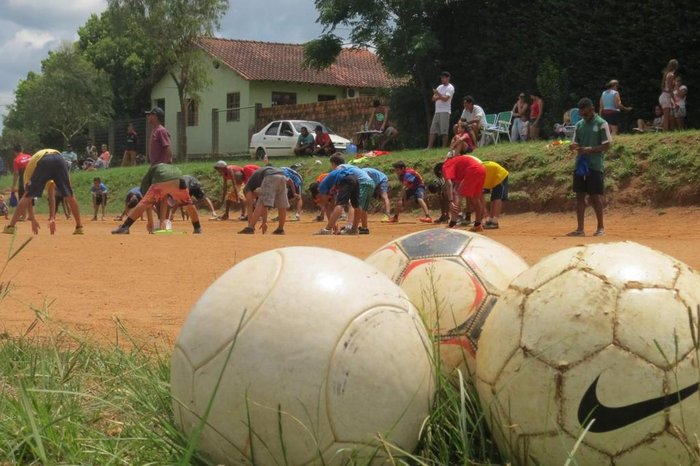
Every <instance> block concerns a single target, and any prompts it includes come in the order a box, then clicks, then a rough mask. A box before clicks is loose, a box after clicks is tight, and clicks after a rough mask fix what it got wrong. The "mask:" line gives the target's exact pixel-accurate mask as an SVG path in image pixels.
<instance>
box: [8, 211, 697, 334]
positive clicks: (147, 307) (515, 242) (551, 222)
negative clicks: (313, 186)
mask: <svg viewBox="0 0 700 466" xmlns="http://www.w3.org/2000/svg"><path fill="white" fill-rule="evenodd" d="M312 219H313V215H312V214H310V213H307V214H306V215H305V218H304V219H303V220H302V221H301V222H295V223H289V224H288V225H287V228H286V230H287V235H286V236H282V237H280V236H272V235H269V234H267V235H264V236H263V235H261V234H255V235H250V236H248V235H237V234H236V232H237V231H238V230H239V229H240V228H242V227H243V224H242V223H241V222H238V221H228V222H212V221H204V222H203V229H204V234H203V235H201V236H196V235H192V234H191V225H190V224H189V223H184V222H182V221H176V222H175V224H174V228H175V230H176V231H184V232H187V233H186V234H173V235H168V236H156V235H148V234H147V233H146V231H145V224H144V223H142V222H138V223H136V224H135V225H134V226H133V227H132V231H131V234H130V235H129V236H113V235H110V233H109V232H110V230H111V229H112V228H114V227H115V226H116V225H117V223H116V222H114V221H111V220H109V221H97V222H91V221H89V217H88V221H87V222H86V234H85V235H84V236H73V235H71V233H72V230H73V224H72V221H66V220H63V219H62V220H60V223H59V225H58V229H59V230H58V232H57V234H56V235H55V236H50V235H49V234H48V229H47V227H46V222H45V221H44V222H42V230H41V232H40V234H39V236H37V237H35V238H34V239H33V241H32V242H31V243H30V244H29V245H28V247H27V248H26V249H25V250H24V251H22V252H21V253H20V254H19V255H18V256H17V257H16V258H15V259H14V260H13V261H12V262H11V263H10V264H9V265H8V267H7V269H6V271H5V274H4V276H2V277H1V278H0V281H3V282H7V281H8V280H11V281H12V284H13V289H12V290H11V292H10V294H9V296H8V297H7V298H5V300H4V301H2V302H1V303H0V333H5V335H7V334H9V335H20V334H23V333H24V332H26V331H27V329H28V327H29V326H30V324H31V323H32V321H33V320H34V319H35V309H42V308H44V307H45V306H46V307H47V308H48V315H49V316H50V318H51V319H52V320H54V321H58V322H59V325H61V326H65V328H66V329H68V330H70V331H71V332H76V331H77V332H79V333H83V334H84V335H87V336H88V337H89V338H92V339H95V340H98V341H102V342H114V341H115V339H116V338H117V337H116V335H117V333H118V332H117V323H116V322H117V321H121V322H122V323H123V324H124V325H125V326H126V328H127V329H128V330H129V332H130V333H131V334H133V335H135V336H137V337H138V338H139V339H141V338H147V339H148V340H151V339H156V340H161V341H164V342H165V343H166V344H170V343H172V342H173V341H174V339H175V338H176V337H177V334H178V332H179V329H180V326H181V325H182V323H183V321H184V319H185V317H186V316H187V313H188V312H189V310H190V308H191V307H192V305H193V303H194V302H195V301H196V300H197V298H198V297H199V296H200V295H201V294H202V293H203V292H204V290H205V289H206V288H207V287H208V286H209V284H211V283H212V282H213V281H214V280H215V279H216V278H217V277H218V276H220V275H221V274H222V273H223V272H225V271H226V270H228V269H229V268H230V267H231V266H233V265H234V264H235V263H236V262H239V261H241V260H243V259H245V258H247V257H250V256H252V255H254V254H257V253H259V252H262V251H265V250H269V249H273V248H278V247H284V246H302V245H304V246H309V245H313V246H320V247H328V248H333V249H337V250H339V251H342V252H345V253H348V254H352V255H354V256H357V257H359V258H365V257H366V256H368V255H369V254H370V253H372V252H373V251H374V250H375V249H377V248H379V247H380V246H381V245H383V244H384V243H386V242H388V241H390V240H392V239H395V238H397V237H399V236H401V235H404V234H407V233H411V232H414V231H418V230H420V229H423V228H426V225H424V224H420V223H418V222H417V221H415V219H414V217H412V216H404V217H403V218H402V222H401V223H400V224H398V225H385V224H381V223H379V221H378V220H379V217H374V218H372V219H371V221H370V230H371V234H370V235H369V236H357V237H340V236H322V237H319V236H312V233H313V232H315V231H316V230H317V229H318V228H319V227H320V226H321V225H320V224H319V223H317V222H314V221H312ZM594 224H595V222H594V219H593V218H591V217H588V218H587V225H588V232H589V233H592V231H593V229H594ZM574 226H575V217H574V214H573V213H562V214H534V213H529V214H518V215H509V216H506V217H503V218H502V219H501V229H500V230H495V231H488V232H486V235H487V236H489V237H491V238H493V239H495V240H497V241H500V242H502V243H503V244H505V245H507V246H509V247H510V248H512V249H513V250H515V251H516V252H517V253H519V254H520V255H522V257H523V258H524V259H525V260H526V261H527V262H528V263H529V264H534V263H535V262H536V261H538V260H539V259H540V258H542V257H544V256H546V255H548V254H550V253H552V252H555V251H558V250H560V249H564V248H567V247H571V246H575V245H579V244H586V243H589V242H598V241H605V242H612V241H623V240H632V241H637V242H640V243H642V244H645V245H647V246H650V247H653V248H656V249H658V250H660V251H663V252H665V253H667V254H670V255H672V256H675V257H677V258H678V259H680V260H683V261H685V262H686V263H688V264H689V265H691V266H693V267H694V268H700V247H699V245H700V209H699V208H694V207H693V208H687V207H686V208H671V209H665V210H652V209H642V208H639V209H632V208H626V209H617V210H612V211H609V212H607V223H606V230H607V237H605V238H591V237H586V238H567V237H565V236H564V235H565V233H567V232H568V231H570V230H572V229H573V227H574ZM273 228H274V226H273ZM434 228H439V226H435V227H434ZM30 235H31V231H30V226H29V224H28V223H22V224H20V229H19V233H18V235H17V239H16V242H15V245H17V244H21V242H22V241H23V240H24V239H26V238H27V237H28V236H30ZM10 240H11V236H9V235H0V250H1V251H8V250H9V245H10ZM309 266H313V258H311V259H310V261H309ZM264 273H265V272H264V271H261V274H264ZM120 338H122V337H120Z"/></svg>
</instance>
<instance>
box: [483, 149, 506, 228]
mask: <svg viewBox="0 0 700 466" xmlns="http://www.w3.org/2000/svg"><path fill="white" fill-rule="evenodd" d="M483 165H484V168H486V179H485V180H484V193H490V194H491V204H490V206H489V207H490V210H489V212H488V213H487V215H486V223H484V228H485V229H487V230H495V229H497V228H499V225H498V217H499V216H500V215H501V212H502V210H503V201H507V200H508V170H506V169H505V168H503V167H502V166H501V165H499V164H498V163H496V162H491V161H486V162H483ZM483 205H486V201H485V199H484V201H483Z"/></svg>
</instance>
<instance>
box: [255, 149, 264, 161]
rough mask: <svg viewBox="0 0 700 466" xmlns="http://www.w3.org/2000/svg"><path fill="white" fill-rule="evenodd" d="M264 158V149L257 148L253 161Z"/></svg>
mask: <svg viewBox="0 0 700 466" xmlns="http://www.w3.org/2000/svg"><path fill="white" fill-rule="evenodd" d="M264 157H265V149H263V148H262V147H258V150H256V151H255V159H256V160H262V159H263V158H264Z"/></svg>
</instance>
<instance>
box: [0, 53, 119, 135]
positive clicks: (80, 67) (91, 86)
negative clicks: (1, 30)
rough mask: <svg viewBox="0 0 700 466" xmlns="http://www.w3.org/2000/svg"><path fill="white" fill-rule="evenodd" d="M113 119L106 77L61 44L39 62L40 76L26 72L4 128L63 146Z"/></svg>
mask: <svg viewBox="0 0 700 466" xmlns="http://www.w3.org/2000/svg"><path fill="white" fill-rule="evenodd" d="M111 117H112V91H111V88H110V85H109V79H108V76H107V75H106V74H105V73H104V72H102V71H99V70H97V69H95V67H94V66H93V65H92V64H91V63H90V62H88V61H87V60H86V59H85V58H84V57H83V56H82V55H81V54H80V52H79V51H78V50H77V49H76V47H74V46H73V45H72V44H64V45H63V46H62V47H61V48H60V49H58V50H56V51H53V52H51V53H49V56H48V57H47V58H46V59H44V60H43V61H42V64H41V74H36V73H31V72H30V73H29V74H28V75H27V78H26V79H25V80H23V81H22V82H20V83H19V85H18V86H17V91H16V93H15V103H14V104H13V105H12V106H11V107H10V110H9V112H8V115H7V117H6V118H5V127H6V128H7V129H8V130H11V131H15V134H16V133H17V132H21V131H24V132H30V133H34V134H38V135H44V136H46V137H45V138H43V139H44V140H46V139H47V138H51V136H52V133H54V134H58V135H60V137H61V139H62V141H61V142H62V143H63V144H68V143H69V142H70V140H71V138H73V137H74V136H76V135H77V134H79V133H81V132H82V131H83V130H84V129H86V128H87V126H88V125H90V124H93V125H102V124H105V123H107V122H108V121H109V120H110V119H111Z"/></svg>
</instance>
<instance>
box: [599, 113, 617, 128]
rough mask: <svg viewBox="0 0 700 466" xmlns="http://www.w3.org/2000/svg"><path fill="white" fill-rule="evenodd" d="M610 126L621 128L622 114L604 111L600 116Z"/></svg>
mask: <svg viewBox="0 0 700 466" xmlns="http://www.w3.org/2000/svg"><path fill="white" fill-rule="evenodd" d="M600 116H601V117H603V120H605V121H607V122H608V124H609V125H613V126H620V112H616V111H608V110H603V113H601V114H600Z"/></svg>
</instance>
